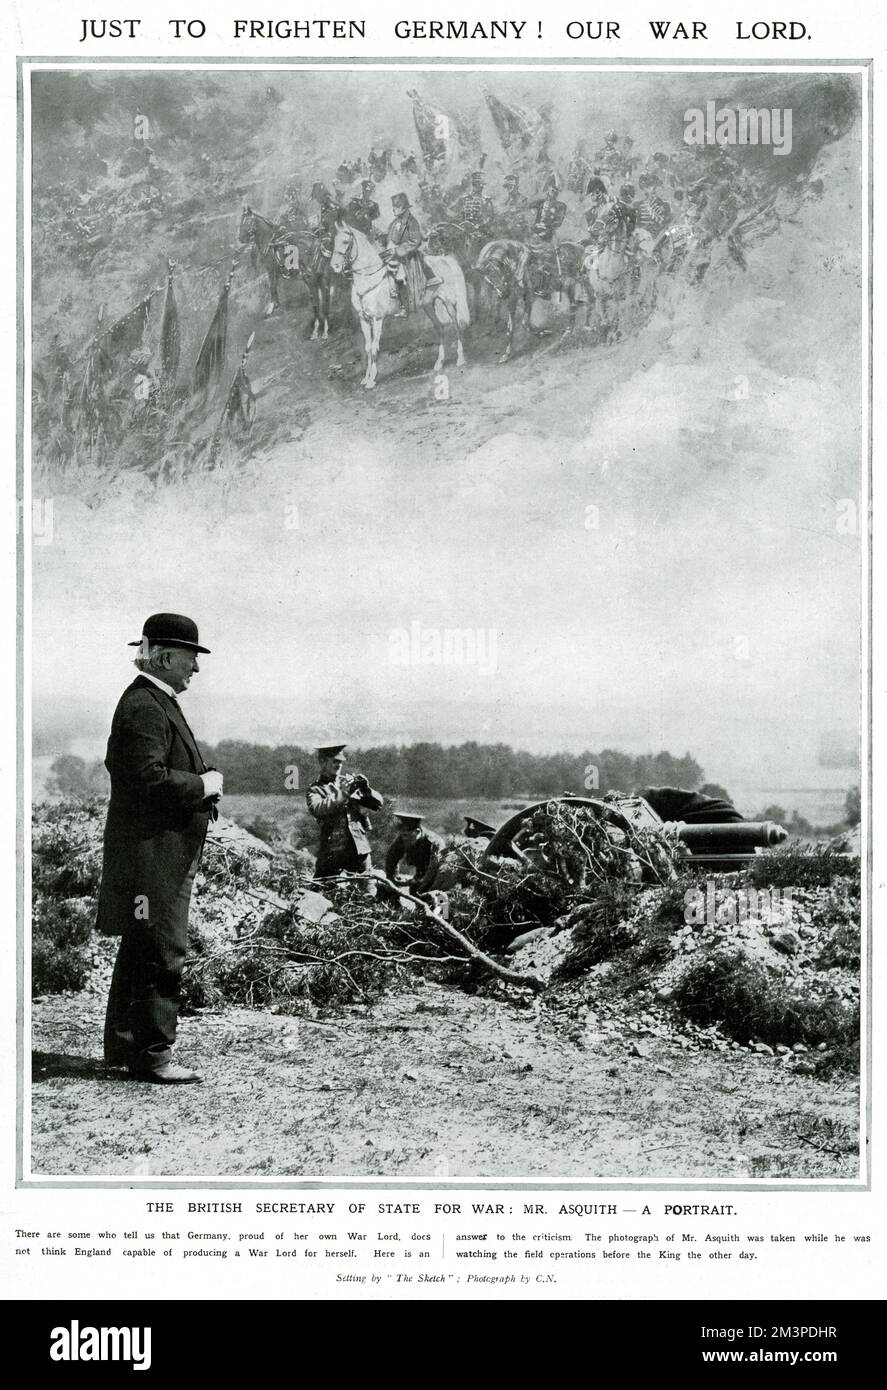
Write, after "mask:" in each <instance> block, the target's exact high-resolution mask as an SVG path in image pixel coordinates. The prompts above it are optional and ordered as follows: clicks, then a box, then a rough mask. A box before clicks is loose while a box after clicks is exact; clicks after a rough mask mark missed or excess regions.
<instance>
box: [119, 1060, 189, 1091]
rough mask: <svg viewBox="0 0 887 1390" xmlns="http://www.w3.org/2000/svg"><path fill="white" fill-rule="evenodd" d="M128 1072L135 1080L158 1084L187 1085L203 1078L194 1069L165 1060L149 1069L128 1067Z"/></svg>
mask: <svg viewBox="0 0 887 1390" xmlns="http://www.w3.org/2000/svg"><path fill="white" fill-rule="evenodd" d="M129 1074H130V1076H131V1077H133V1078H134V1080H136V1081H156V1082H157V1084H158V1085H160V1086H187V1085H189V1084H193V1083H194V1082H199V1081H202V1080H203V1077H202V1076H199V1075H198V1073H197V1072H196V1071H191V1070H189V1068H188V1067H179V1066H176V1064H175V1062H167V1063H166V1064H165V1065H164V1066H162V1067H155V1068H154V1069H153V1070H151V1071H139V1070H134V1069H133V1068H132V1067H130V1071H129Z"/></svg>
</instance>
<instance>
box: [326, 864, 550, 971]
mask: <svg viewBox="0 0 887 1390" xmlns="http://www.w3.org/2000/svg"><path fill="white" fill-rule="evenodd" d="M360 880H364V881H366V882H370V883H382V884H384V885H385V886H386V888H389V889H390V890H391V892H392V893H395V894H396V895H397V896H398V897H399V898H403V900H404V902H408V903H412V904H413V906H414V907H418V908H421V910H422V911H423V912H424V914H425V916H426V917H427V918H428V919H429V921H432V922H434V924H435V926H438V927H440V929H441V931H443V932H445V933H446V934H447V936H450V937H452V938H453V940H454V941H458V943H459V945H460V946H461V947H462V950H463V951H467V952H468V955H469V956H470V957H471V959H472V960H476V961H478V962H479V963H480V964H481V965H485V966H486V968H487V969H488V970H491V971H492V972H493V974H494V975H498V976H499V978H500V980H506V981H507V982H508V984H510V985H522V986H523V987H524V988H525V989H531V990H533V992H534V993H536V994H538V993H539V992H540V991H541V990H543V989H544V988H545V985H544V983H543V981H542V980H540V979H539V977H538V976H537V975H524V974H522V973H520V972H519V971H517V970H508V969H507V968H506V966H504V965H499V963H498V962H497V961H495V960H493V959H492V958H491V957H490V956H488V955H485V954H484V952H483V951H481V950H479V949H478V947H477V946H475V945H474V944H473V943H472V942H471V941H469V940H468V937H467V936H463V935H462V933H461V932H460V931H457V929H456V928H455V927H454V926H452V925H451V923H449V922H448V921H447V920H446V918H445V917H442V916H441V914H440V913H439V912H435V910H434V908H433V907H430V906H429V905H428V903H426V902H424V901H423V900H422V899H421V898H417V897H415V896H414V895H413V894H412V893H408V892H407V890H406V889H405V888H401V887H400V886H399V885H398V884H396V883H392V881H391V879H390V878H386V877H385V875H384V874H381V873H378V872H377V873H371V874H349V875H348V878H347V879H346V880H345V882H348V883H355V882H359V881H360ZM314 882H315V883H323V882H324V880H323V879H315V880H314Z"/></svg>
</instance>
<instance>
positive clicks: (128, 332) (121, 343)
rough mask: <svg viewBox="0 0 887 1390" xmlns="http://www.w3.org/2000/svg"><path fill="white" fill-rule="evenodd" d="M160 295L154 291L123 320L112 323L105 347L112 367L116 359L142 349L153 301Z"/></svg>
mask: <svg viewBox="0 0 887 1390" xmlns="http://www.w3.org/2000/svg"><path fill="white" fill-rule="evenodd" d="M159 293H160V291H159V290H152V291H151V293H150V294H148V295H146V296H145V298H144V299H142V300H140V302H139V303H138V304H137V305H136V306H135V308H134V309H130V311H129V313H128V314H124V315H123V318H120V319H118V320H117V322H116V323H112V325H111V327H110V328H109V329H107V330H106V332H105V334H104V337H105V343H104V344H103V346H104V351H105V353H106V354H107V356H108V358H109V359H110V360H111V364H112V365H113V359H114V358H115V357H122V356H128V355H129V353H131V352H134V351H135V349H136V348H137V347H141V344H142V339H143V338H144V336H145V329H146V328H147V327H148V320H149V319H150V317H151V301H152V299H153V298H154V296H155V295H156V294H159Z"/></svg>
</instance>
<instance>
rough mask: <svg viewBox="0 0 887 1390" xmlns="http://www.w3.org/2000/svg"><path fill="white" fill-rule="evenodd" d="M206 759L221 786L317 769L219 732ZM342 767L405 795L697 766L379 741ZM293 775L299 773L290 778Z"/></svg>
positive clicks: (637, 781)
mask: <svg viewBox="0 0 887 1390" xmlns="http://www.w3.org/2000/svg"><path fill="white" fill-rule="evenodd" d="M204 756H205V757H206V759H207V762H209V763H211V764H212V765H213V766H214V767H218V768H220V769H221V771H222V772H223V773H224V775H225V791H226V792H232V793H233V792H283V791H288V790H293V788H294V787H295V786H299V787H307V786H308V785H309V783H310V782H311V781H313V779H314V777H315V775H316V769H317V754H316V753H315V751H314V749H310V748H299V747H296V746H293V745H286V744H284V745H281V746H280V747H278V748H269V747H267V746H265V745H262V744H258V743H242V742H240V741H238V740H235V739H226V740H225V741H224V742H222V743H218V744H216V746H215V747H214V748H205V749H204ZM347 757H348V763H347V767H348V768H350V769H352V770H354V771H358V772H362V773H364V774H365V776H366V777H368V778H369V781H370V783H371V785H372V786H374V787H376V788H377V789H378V790H379V791H380V792H382V794H383V795H387V796H394V795H397V796H405V797H406V796H409V797H417V798H418V797H450V798H455V797H459V798H461V797H466V798H471V797H481V798H483V799H485V800H497V799H500V798H502V797H507V796H518V797H532V796H534V795H538V796H540V797H542V796H550V795H556V794H558V793H559V792H565V791H572V792H582V791H589V792H591V791H600V792H606V791H632V790H634V789H635V788H638V787H644V786H672V787H688V788H690V789H691V790H692V789H695V788H697V787H698V786H699V784H700V783H701V782H702V779H703V772H702V768H701V767H700V766H699V764H698V763H697V762H696V760H695V759H694V758H691V756H690V754H689V753H686V754H685V755H684V756H683V757H682V758H676V757H674V755H673V754H671V753H656V754H644V755H642V756H640V757H636V758H633V757H631V756H630V755H629V754H627V753H620V752H618V751H616V750H615V749H612V748H605V749H604V750H603V751H602V752H600V753H593V752H590V751H586V752H582V753H526V752H522V751H520V750H519V749H515V748H511V747H509V745H508V744H507V743H474V742H471V743H460V744H458V745H457V746H455V747H452V746H451V747H445V746H444V745H443V744H440V743H412V744H408V745H407V746H405V747H395V746H394V745H393V744H385V745H382V746H381V747H378V748H354V749H351V748H349V749H348V750H347ZM296 779H298V780H296Z"/></svg>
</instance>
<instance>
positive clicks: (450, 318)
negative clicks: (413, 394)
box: [330, 221, 471, 391]
mask: <svg viewBox="0 0 887 1390" xmlns="http://www.w3.org/2000/svg"><path fill="white" fill-rule="evenodd" d="M425 260H426V263H427V265H428V267H429V268H430V269H431V270H432V271H433V272H434V275H435V276H436V277H437V279H438V280H439V281H440V284H439V285H435V286H434V287H433V288H431V289H429V290H428V291H427V293H426V297H425V300H424V302H423V303H422V306H421V307H422V308H423V309H424V310H425V312H426V314H427V315H428V317H429V318H430V319H431V322H432V323H433V324H434V325H435V326H436V328H437V331H438V343H439V347H438V353H437V361H436V362H435V364H434V370H435V372H439V371H440V370H441V368H442V367H443V364H444V360H445V358H446V341H447V334H448V333H451V334H452V335H454V336H455V339H456V366H457V367H463V366H464V365H465V353H464V352H463V350H462V334H463V333H464V332H465V329H466V328H467V327H468V325H469V323H470V322H471V318H470V315H469V312H468V299H467V296H466V293H465V277H464V275H463V274H462V270H461V268H460V266H459V263H458V261H457V260H456V258H455V256H426V257H425ZM330 269H331V270H332V271H333V272H334V273H335V274H337V275H339V274H342V273H343V272H348V271H350V273H351V303H352V304H353V305H354V310H355V312H356V314H357V317H358V318H359V320H360V326H361V329H362V330H363V344H364V351H365V353H366V371H365V372H364V375H363V380H362V381H361V383H360V384H361V386H363V387H365V388H366V390H368V391H371V390H372V389H373V387H374V386H375V384H376V370H377V359H378V356H379V340H380V339H381V337H382V325H383V323H384V322H385V320H386V319H387V318H389V317H390V316H391V315H392V314H396V313H397V312H398V310H399V309H400V302H399V300H398V298H397V291H396V289H395V286H394V282H393V277H392V275H391V273H390V271H389V269H388V267H387V266H386V264H385V262H384V261H383V260H382V257H381V256H380V255H379V252H378V250H377V249H376V247H375V246H374V245H373V243H372V242H371V241H370V240H369V238H368V237H366V236H364V234H363V232H361V231H358V229H357V228H356V227H352V226H350V225H349V224H348V223H347V222H342V221H339V222H338V223H337V224H336V235H335V238H334V241H333V254H332V259H331V260H330Z"/></svg>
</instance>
